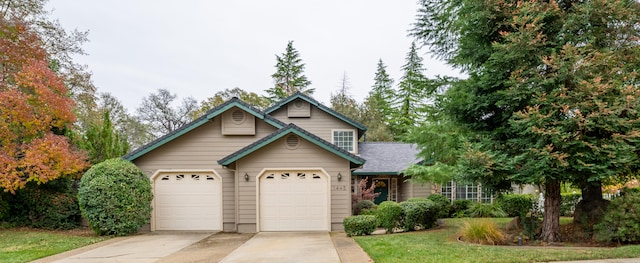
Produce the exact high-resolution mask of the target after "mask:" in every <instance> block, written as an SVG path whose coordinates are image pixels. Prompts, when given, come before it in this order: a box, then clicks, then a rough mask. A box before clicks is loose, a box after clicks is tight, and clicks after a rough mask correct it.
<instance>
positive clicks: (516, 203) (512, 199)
mask: <svg viewBox="0 0 640 263" xmlns="http://www.w3.org/2000/svg"><path fill="white" fill-rule="evenodd" d="M494 203H495V204H496V205H497V206H499V207H500V208H501V209H502V211H504V212H505V213H506V214H507V216H511V217H513V216H520V217H524V215H526V214H527V213H528V212H529V211H530V210H531V208H532V207H533V197H532V196H531V195H527V194H501V195H499V196H498V197H497V198H496V199H495V201H494Z"/></svg>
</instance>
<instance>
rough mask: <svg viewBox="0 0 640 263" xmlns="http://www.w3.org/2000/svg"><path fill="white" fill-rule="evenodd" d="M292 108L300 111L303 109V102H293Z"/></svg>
mask: <svg viewBox="0 0 640 263" xmlns="http://www.w3.org/2000/svg"><path fill="white" fill-rule="evenodd" d="M293 107H295V108H296V109H302V107H304V102H302V101H301V100H296V101H295V102H293Z"/></svg>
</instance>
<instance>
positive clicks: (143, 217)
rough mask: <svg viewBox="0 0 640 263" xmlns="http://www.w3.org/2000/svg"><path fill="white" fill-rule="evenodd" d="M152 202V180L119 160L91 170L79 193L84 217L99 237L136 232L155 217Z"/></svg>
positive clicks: (111, 160)
mask: <svg viewBox="0 0 640 263" xmlns="http://www.w3.org/2000/svg"><path fill="white" fill-rule="evenodd" d="M151 199H152V193H151V184H150V183H149V179H148V178H147V177H146V176H145V175H144V174H143V173H142V171H140V169H138V167H136V166H135V165H133V164H132V163H131V162H128V161H125V160H123V159H119V158H116V159H110V160H106V161H104V162H101V163H99V164H96V165H94V166H93V167H91V169H89V170H88V171H87V172H86V173H85V174H84V176H83V177H82V180H81V181H80V189H79V192H78V200H79V202H80V210H81V211H82V216H84V218H85V219H86V220H87V222H88V223H89V226H90V227H91V229H92V230H93V231H94V232H95V233H96V234H98V235H128V234H131V233H135V232H136V231H137V230H138V229H139V228H140V227H141V226H142V225H144V224H146V223H148V222H149V219H150V218H151Z"/></svg>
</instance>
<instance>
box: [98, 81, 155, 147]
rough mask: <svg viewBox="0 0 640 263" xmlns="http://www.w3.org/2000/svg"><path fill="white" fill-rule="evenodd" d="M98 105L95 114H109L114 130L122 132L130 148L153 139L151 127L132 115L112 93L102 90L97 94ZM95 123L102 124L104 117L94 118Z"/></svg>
mask: <svg viewBox="0 0 640 263" xmlns="http://www.w3.org/2000/svg"><path fill="white" fill-rule="evenodd" d="M96 104H97V105H96V107H95V109H94V110H92V112H93V113H92V114H93V115H98V116H103V117H104V114H105V113H108V114H109V118H110V119H111V122H112V123H113V127H114V131H115V132H116V133H118V134H120V137H121V138H122V139H125V140H126V141H127V143H128V144H129V146H130V147H129V148H137V147H140V146H142V145H144V144H145V143H147V142H150V141H151V140H153V138H154V137H152V136H150V134H149V131H148V129H149V127H148V126H146V125H144V124H142V123H140V121H138V120H137V119H136V118H135V116H131V114H129V112H128V111H127V109H125V108H124V106H123V105H122V103H121V102H120V101H119V100H118V99H117V98H116V97H114V96H113V95H111V93H108V92H101V93H99V94H98V96H97V100H96ZM91 123H92V124H93V125H99V126H100V125H102V123H103V119H97V118H93V121H92V122H91Z"/></svg>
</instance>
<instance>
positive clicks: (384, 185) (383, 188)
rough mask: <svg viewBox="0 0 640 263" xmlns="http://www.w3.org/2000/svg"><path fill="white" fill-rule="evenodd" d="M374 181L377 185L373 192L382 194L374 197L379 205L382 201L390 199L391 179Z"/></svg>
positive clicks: (374, 200)
mask: <svg viewBox="0 0 640 263" xmlns="http://www.w3.org/2000/svg"><path fill="white" fill-rule="evenodd" d="M373 183H374V184H375V185H376V187H375V188H374V189H373V192H374V193H379V194H380V195H378V196H377V197H376V198H374V199H373V202H374V203H375V204H376V205H379V204H380V203H382V202H384V201H387V200H389V179H374V180H373Z"/></svg>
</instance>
